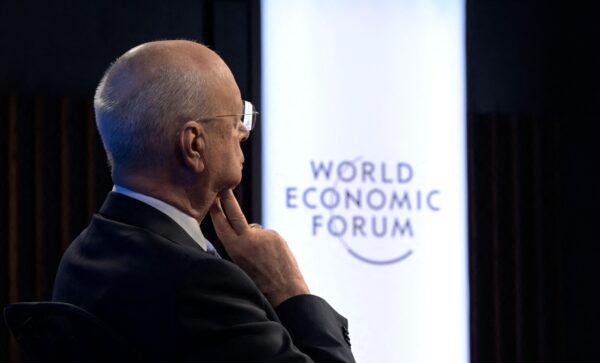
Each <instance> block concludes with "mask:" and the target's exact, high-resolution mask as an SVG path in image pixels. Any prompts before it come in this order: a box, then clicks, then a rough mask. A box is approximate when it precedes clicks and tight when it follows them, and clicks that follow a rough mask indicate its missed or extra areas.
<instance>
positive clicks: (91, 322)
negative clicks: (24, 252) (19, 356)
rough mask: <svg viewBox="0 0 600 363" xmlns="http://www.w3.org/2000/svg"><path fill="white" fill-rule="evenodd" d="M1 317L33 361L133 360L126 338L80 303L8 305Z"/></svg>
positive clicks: (65, 362) (36, 362) (133, 354)
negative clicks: (79, 305) (77, 304)
mask: <svg viewBox="0 0 600 363" xmlns="http://www.w3.org/2000/svg"><path fill="white" fill-rule="evenodd" d="M4 319H5V321H6V325H7V326H8V328H9V330H10V331H11V332H12V334H13V335H14V337H15V338H16V340H17V341H18V342H19V345H20V347H21V349H22V351H23V352H25V354H26V355H27V356H28V358H29V359H30V361H31V362H33V363H46V362H61V363H63V362H64V363H71V362H86V363H87V362H93V363H100V362H136V361H138V359H136V355H135V351H134V350H133V349H132V348H131V347H130V346H129V345H128V344H127V342H126V340H125V339H123V338H122V337H120V336H119V335H118V334H117V333H115V332H114V331H112V329H110V327H108V326H107V325H105V324H104V323H103V322H102V321H100V320H99V319H98V318H96V317H95V316H93V315H92V314H90V313H88V312H87V311H85V310H83V309H82V308H80V307H77V306H75V305H71V304H67V303H59V302H24V303H16V304H10V305H7V306H6V307H5V308H4Z"/></svg>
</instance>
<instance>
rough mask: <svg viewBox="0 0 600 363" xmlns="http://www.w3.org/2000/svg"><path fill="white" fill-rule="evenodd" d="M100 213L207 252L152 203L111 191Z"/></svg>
mask: <svg viewBox="0 0 600 363" xmlns="http://www.w3.org/2000/svg"><path fill="white" fill-rule="evenodd" d="M99 214H100V215H102V216H103V217H105V218H108V219H113V220H116V221H118V222H121V223H125V224H130V225H133V226H136V227H140V228H143V229H147V230H150V231H152V232H154V233H156V234H158V235H160V236H162V237H164V238H166V239H168V240H171V241H172V242H175V243H177V244H180V245H184V246H188V247H192V248H195V249H198V250H200V251H202V252H205V253H206V251H204V250H203V249H202V248H201V247H200V246H199V245H198V243H196V241H194V239H193V238H192V237H190V235H189V234H187V233H186V232H185V230H184V229H183V228H181V226H180V225H179V224H177V223H176V222H175V221H174V220H172V219H171V218H170V217H169V216H167V215H166V214H164V213H163V212H161V211H159V210H158V209H156V208H154V207H151V206H150V205H148V204H146V203H144V202H141V201H139V200H136V199H134V198H130V197H128V196H126V195H123V194H120V193H116V192H110V193H108V196H107V197H106V199H105V200H104V203H103V204H102V207H101V208H100V212H99Z"/></svg>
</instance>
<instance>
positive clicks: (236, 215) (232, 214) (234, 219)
mask: <svg viewBox="0 0 600 363" xmlns="http://www.w3.org/2000/svg"><path fill="white" fill-rule="evenodd" d="M221 203H222V206H223V210H224V211H225V215H226V216H227V220H228V221H229V224H230V225H231V227H233V230H234V231H235V232H236V233H237V234H238V235H239V234H242V233H244V232H245V231H246V230H248V228H249V226H248V222H247V221H246V217H245V216H244V213H242V209H241V208H240V205H239V204H238V201H237V200H236V199H235V196H234V195H233V191H232V190H231V189H229V190H227V191H225V192H224V193H222V194H221Z"/></svg>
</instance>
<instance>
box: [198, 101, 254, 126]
mask: <svg viewBox="0 0 600 363" xmlns="http://www.w3.org/2000/svg"><path fill="white" fill-rule="evenodd" d="M234 116H235V117H241V118H242V119H241V121H242V125H243V126H244V128H245V129H246V131H250V130H252V129H253V128H254V125H256V121H257V119H258V111H255V109H254V105H252V104H251V103H250V102H248V101H244V109H243V110H242V113H241V114H233V115H218V116H213V117H206V118H202V119H200V120H198V121H201V120H210V119H213V118H221V117H234Z"/></svg>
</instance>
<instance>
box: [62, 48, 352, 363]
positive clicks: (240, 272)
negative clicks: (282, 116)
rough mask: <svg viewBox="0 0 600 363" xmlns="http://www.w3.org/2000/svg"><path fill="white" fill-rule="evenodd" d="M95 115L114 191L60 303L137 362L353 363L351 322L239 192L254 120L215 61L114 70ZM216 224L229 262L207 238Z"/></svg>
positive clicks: (125, 62)
mask: <svg viewBox="0 0 600 363" xmlns="http://www.w3.org/2000/svg"><path fill="white" fill-rule="evenodd" d="M94 107H95V111H96V122H97V126H98V130H99V132H100V135H101V137H102V141H103V143H104V147H105V149H106V153H107V155H108V159H109V162H110V165H111V167H112V176H113V180H114V183H115V186H114V189H113V191H112V192H111V193H110V194H109V195H108V197H107V198H106V200H105V202H104V204H103V206H102V207H101V209H100V211H99V213H97V214H95V215H94V216H93V218H92V220H91V222H90V225H89V226H88V228H86V229H85V230H84V231H83V232H82V233H81V234H80V235H79V236H78V237H77V238H76V239H75V241H73V243H72V244H71V246H70V247H69V248H68V250H67V251H66V253H65V255H64V256H63V258H62V260H61V263H60V267H59V270H58V273H57V276H56V281H55V286H54V295H53V299H54V300H55V301H63V302H69V303H72V304H75V305H78V306H81V307H83V308H84V309H86V310H88V311H89V312H91V313H92V314H94V315H96V316H97V317H99V318H100V319H101V320H103V321H104V322H106V323H107V324H108V325H109V326H111V327H112V328H114V329H115V330H116V331H118V332H120V333H121V334H122V335H123V336H125V337H126V338H127V339H128V340H129V342H130V343H131V344H132V345H133V346H134V347H136V349H137V351H138V352H140V354H141V355H140V360H141V361H142V359H143V361H149V360H151V361H161V362H267V361H268V362H292V361H293V362H310V361H327V362H352V361H354V358H353V356H352V352H351V350H350V344H349V338H348V331H347V322H346V319H344V318H343V317H342V316H341V315H339V314H338V313H336V312H335V310H333V308H331V307H330V306H329V305H328V304H327V302H325V301H324V300H323V299H321V298H319V297H316V296H314V295H311V294H309V290H308V287H307V285H306V283H305V281H304V278H303V277H302V274H301V273H300V270H299V269H298V265H297V263H296V261H295V259H294V256H293V255H292V253H291V251H290V249H289V248H288V246H287V244H286V242H285V240H284V239H283V238H282V237H281V236H279V235H278V234H277V233H276V232H274V231H269V230H264V229H262V228H261V227H260V226H258V225H252V224H248V223H247V222H246V219H245V217H244V215H243V214H242V212H241V210H240V208H239V205H238V204H237V201H236V199H235V197H234V195H233V193H232V191H231V189H232V188H234V187H235V186H236V185H237V184H239V183H240V181H241V176H242V167H243V163H244V155H243V154H242V150H241V148H240V142H242V141H244V140H245V139H246V138H248V135H249V131H250V129H251V128H252V126H253V123H254V119H255V117H256V112H254V110H253V107H252V105H251V104H250V103H248V102H245V101H242V99H241V96H240V91H239V89H238V87H237V84H236V82H235V80H234V77H233V75H232V74H231V71H230V70H229V68H228V67H227V65H226V64H225V63H224V62H223V60H222V59H221V58H220V57H219V56H218V55H217V54H216V53H214V52H213V51H211V50H210V49H208V48H206V47H204V46H202V45H200V44H197V43H194V42H190V41H159V42H151V43H146V44H142V45H140V46H138V47H136V48H133V49H131V50H130V51H128V52H127V53H125V54H124V55H123V56H121V57H120V58H119V59H117V61H116V62H115V63H114V64H113V65H112V66H111V67H110V68H109V69H108V70H107V72H106V74H105V75H104V77H103V78H102V80H101V82H100V84H99V86H98V89H97V91H96V97H95V102H94ZM208 213H210V216H211V218H212V221H213V224H214V226H215V230H216V232H217V235H218V237H219V239H220V240H221V241H222V243H223V245H224V246H225V248H226V250H227V253H228V254H229V255H230V257H231V259H232V260H233V262H234V263H232V262H230V261H227V260H225V259H221V258H220V257H219V255H218V254H217V253H216V251H215V250H214V248H213V247H212V245H211V244H210V242H209V241H207V240H206V238H205V237H204V236H203V235H202V231H201V230H200V227H199V222H201V221H202V220H203V219H204V217H205V216H206V215H207V214H208ZM142 357H143V358H142Z"/></svg>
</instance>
